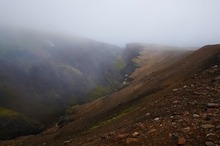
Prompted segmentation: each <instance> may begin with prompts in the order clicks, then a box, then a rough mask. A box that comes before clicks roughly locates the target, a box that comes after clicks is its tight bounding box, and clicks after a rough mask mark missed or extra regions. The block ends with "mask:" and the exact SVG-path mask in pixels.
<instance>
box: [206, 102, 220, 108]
mask: <svg viewBox="0 0 220 146" xmlns="http://www.w3.org/2000/svg"><path fill="white" fill-rule="evenodd" d="M207 107H208V108H218V107H220V104H218V103H208V104H207Z"/></svg>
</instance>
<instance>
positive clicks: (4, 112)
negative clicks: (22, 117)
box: [0, 108, 19, 117]
mask: <svg viewBox="0 0 220 146" xmlns="http://www.w3.org/2000/svg"><path fill="white" fill-rule="evenodd" d="M18 115H19V114H18V113H17V112H15V111H12V110H9V109H5V108H0V116H3V117H15V116H18Z"/></svg>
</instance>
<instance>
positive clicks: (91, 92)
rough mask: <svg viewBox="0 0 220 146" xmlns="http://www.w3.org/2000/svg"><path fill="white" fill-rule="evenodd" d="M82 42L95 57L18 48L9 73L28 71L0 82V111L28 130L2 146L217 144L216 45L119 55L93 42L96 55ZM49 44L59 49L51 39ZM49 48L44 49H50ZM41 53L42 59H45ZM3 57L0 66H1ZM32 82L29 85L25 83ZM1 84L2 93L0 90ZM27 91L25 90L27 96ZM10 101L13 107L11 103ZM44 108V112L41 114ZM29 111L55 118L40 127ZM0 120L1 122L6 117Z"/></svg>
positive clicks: (141, 47) (130, 50) (132, 48)
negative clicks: (19, 52)
mask: <svg viewBox="0 0 220 146" xmlns="http://www.w3.org/2000/svg"><path fill="white" fill-rule="evenodd" d="M80 41H82V40H80ZM83 41H85V40H83ZM86 41H89V43H88V42H87V43H88V45H89V47H88V48H90V47H91V46H93V45H94V43H95V45H94V46H93V47H94V48H91V50H93V49H94V50H95V52H93V51H94V50H93V51H92V52H90V50H87V48H81V47H80V49H79V50H75V49H71V48H69V49H64V50H62V51H61V50H59V48H50V49H49V48H47V47H46V48H45V50H44V49H43V50H41V51H43V53H42V52H41V53H39V52H38V51H37V52H36V50H34V51H33V50H31V51H29V50H28V49H27V50H26V49H25V50H22V51H25V52H26V55H24V56H22V58H20V59H18V57H21V56H13V57H11V58H10V59H12V60H13V59H16V61H15V62H16V63H18V64H17V65H16V66H13V67H14V68H16V67H18V68H17V70H19V68H21V67H22V68H24V67H26V73H25V74H24V71H23V70H22V71H21V73H20V74H19V75H20V78H19V80H17V79H16V78H15V77H16V76H17V70H16V75H15V74H12V75H11V76H10V77H13V78H12V79H14V80H15V81H16V80H17V81H16V82H12V81H13V80H10V78H9V80H5V79H6V78H5V77H4V78H1V79H4V82H1V83H2V86H1V87H2V88H1V90H2V92H1V94H2V96H1V97H5V98H1V100H2V102H1V104H2V105H1V109H0V110H1V111H0V114H1V117H6V119H7V118H8V119H14V120H13V122H15V123H19V122H21V123H22V124H20V125H19V124H18V127H19V128H21V129H19V130H22V128H23V129H27V127H28V126H27V125H30V126H32V127H30V129H29V131H27V133H22V134H24V135H27V136H21V135H22V134H21V135H20V136H19V137H17V138H15V139H12V140H1V141H0V145H12V146H13V145H21V146H26V145H27V146H29V145H36V146H40V145H51V146H54V145H57V146H60V145H70V146H76V145H85V146H86V145H88V146H90V145H97V146H104V145H108V146H114V145H132V146H134V145H137V146H139V145H141V146H145V145H192V144H193V145H207V144H219V141H218V140H219V136H220V135H219V122H220V119H219V118H220V113H219V94H220V92H219V71H220V69H219V65H220V64H219V62H220V46H219V45H208V46H204V47H202V48H199V49H198V48H193V49H192V48H189V49H185V48H184V49H182V48H177V47H172V46H164V45H156V44H140V43H131V44H127V45H126V48H125V49H124V50H123V49H119V48H115V49H112V48H111V47H115V46H109V45H107V44H99V43H98V44H99V45H101V46H102V47H101V48H102V49H103V48H105V47H106V50H105V51H103V52H102V49H101V50H99V48H100V46H99V45H98V44H97V42H94V41H91V40H86ZM50 42H51V43H52V44H53V45H54V46H56V45H57V43H55V41H50ZM77 42H78V41H77ZM51 43H48V44H47V45H49V46H50V47H54V46H53V45H52V44H51ZM76 44H77V43H76V42H74V45H76ZM82 44H83V45H85V44H86V43H85V42H83V43H82ZM82 44H81V43H80V44H78V45H79V46H80V45H82ZM83 45H82V46H83ZM96 45H98V46H97V48H96V47H95V46H96ZM79 46H78V47H79ZM109 47H110V48H109ZM54 49H55V50H54ZM108 49H109V50H108ZM45 51H46V52H47V53H45ZM72 51H73V52H72ZM30 52H31V53H30ZM58 52H59V53H58ZM23 53H24V52H23ZM23 53H21V54H23ZM35 53H36V54H35ZM93 53H94V54H93ZM99 53H101V54H99ZM6 54H7V53H6ZM9 54H11V52H10V53H9ZM15 54H17V52H16V53H15ZM33 54H34V56H33ZM39 54H40V56H39ZM45 54H48V55H47V56H44V55H45ZM80 54H81V55H80ZM28 55H32V57H37V58H38V59H37V60H38V61H39V58H40V60H41V61H40V64H38V65H34V68H32V65H33V64H36V62H32V63H31V64H26V63H29V62H26V61H28V60H26V61H23V64H22V63H21V62H18V60H21V59H22V60H24V59H27V58H25V57H26V56H28ZM35 55H37V56H35ZM42 55H43V56H42ZM2 56H3V55H2ZM4 56H5V54H4ZM4 56H3V59H2V62H1V63H2V64H3V63H4V61H6V59H5V58H4ZM48 56H49V57H48ZM103 56H104V58H103ZM28 57H30V56H28ZM82 57H84V58H82ZM76 58H77V59H76ZM96 61H97V62H96ZM15 62H13V64H14V63H15ZM58 62H59V63H58ZM61 63H62V64H61ZM88 63H91V64H88ZM13 64H11V65H13ZM58 64H59V65H58ZM80 65H81V66H80ZM5 68H6V66H5ZM5 68H3V66H2V67H1V70H2V73H4V72H3V71H5V70H3V69H5ZM7 69H8V73H13V72H11V70H10V68H7ZM27 72H28V74H27ZM31 72H33V73H31ZM54 72H55V73H56V74H54ZM14 73H15V72H14ZM38 73H39V74H38ZM1 75H2V77H3V76H6V74H5V75H4V74H1ZM9 75H10V74H9ZM29 75H30V76H29ZM7 76H8V75H7ZM22 76H24V77H22ZM26 77H28V79H29V80H27V79H26ZM30 79H31V80H32V82H33V81H35V82H34V83H32V84H30V82H29V81H30ZM25 80H27V81H26V83H29V84H27V85H28V86H27V85H26V86H25V87H23V86H24V85H25V84H23V85H19V86H18V83H23V82H24V81H25ZM71 81H72V82H71ZM3 83H7V84H6V85H7V88H3V87H5V85H4V86H3ZM9 83H13V84H9ZM48 83H49V84H48ZM9 85H11V86H9ZM9 87H10V88H9ZM15 87H16V89H17V90H16V91H18V92H16V93H21V94H12V93H13V92H11V90H10V92H9V89H15ZM17 87H18V88H17ZM3 89H4V90H3ZM6 89H8V90H7V92H6ZM24 89H25V90H24ZM27 89H28V90H27ZM54 89H55V90H54ZM29 90H30V91H31V92H29V93H28V91H29ZM3 91H4V92H3ZM22 91H23V92H24V91H26V92H27V93H25V94H24V93H23V92H22ZM33 91H34V92H33ZM51 91H52V92H51ZM41 92H42V93H41ZM9 93H10V94H9ZM33 93H35V94H36V95H35V97H32V98H31V100H29V99H28V98H27V97H28V96H21V95H32V96H33V95H34V94H33ZM43 93H44V94H43ZM51 93H52V94H51ZM6 95H7V98H6ZM18 95H19V96H20V97H18ZM38 95H43V97H44V98H38ZM48 95H50V96H48ZM9 97H10V100H9ZM15 97H16V98H15ZM39 97H40V96H39ZM77 97H78V98H77ZM7 99H8V100H7ZM11 99H14V100H11ZM18 99H19V100H18ZM12 101H13V102H15V101H16V103H11V102H12ZM21 101H22V102H21ZM6 103H7V104H6ZM19 104H20V106H21V107H22V106H24V105H25V106H27V105H31V106H32V105H33V106H32V107H28V106H27V107H26V108H23V109H22V110H21V109H16V108H17V107H18V105H19ZM62 104H63V105H64V106H62ZM6 105H7V106H6ZM15 105H16V106H15ZM13 107H14V108H13ZM15 107H16V108H15ZM46 107H47V108H50V111H48V110H45V108H46ZM27 108H30V109H31V110H27ZM38 108H39V109H38ZM51 108H52V110H51ZM59 108H61V109H62V110H61V109H59ZM34 109H37V111H36V114H39V117H41V118H43V120H44V119H45V118H46V117H48V116H51V115H53V116H55V115H54V114H57V116H55V117H56V118H54V119H53V118H50V120H48V121H47V122H50V123H52V124H51V125H50V126H48V127H47V126H46V127H44V128H43V126H44V125H42V123H43V124H46V123H45V122H43V120H40V118H37V116H33V115H32V113H35V112H33V111H34ZM27 111H28V112H30V113H27ZM45 111H47V112H45ZM51 112H54V114H51ZM21 113H22V114H21ZM30 115H32V116H30ZM59 116H61V117H59ZM14 117H15V118H14ZM58 117H59V118H58ZM33 119H35V120H33ZM6 121H7V120H6ZM26 122H27V123H26ZM28 122H29V123H28ZM2 123H5V119H4V118H2ZM11 124H12V125H13V123H11ZM14 125H15V124H14ZM22 126H23V127H22ZM34 126H36V131H34V132H33V133H32V131H31V130H33V129H34V128H35V127H34ZM5 127H7V125H5ZM5 127H2V129H4V128H5ZM39 127H42V129H40V128H39ZM6 129H7V128H6ZM9 130H10V129H9ZM13 130H14V129H12V131H13ZM37 130H42V131H37ZM23 131H24V130H23ZM7 132H8V131H3V132H2V135H1V136H2V137H3V138H4V136H5V135H4V133H7ZM30 133H32V134H34V135H30ZM18 135H19V134H17V136H18ZM15 137H16V135H15ZM6 139H7V138H6ZM198 139H200V140H198Z"/></svg>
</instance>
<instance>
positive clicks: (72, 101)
mask: <svg viewBox="0 0 220 146" xmlns="http://www.w3.org/2000/svg"><path fill="white" fill-rule="evenodd" d="M126 52H128V51H127V50H124V49H122V48H119V47H117V46H115V45H110V44H106V43H101V42H97V41H94V40H90V39H84V38H70V37H65V36H64V37H62V36H54V35H49V34H40V33H36V32H22V31H9V30H1V31H0V95H1V98H0V107H1V111H2V114H1V112H0V116H1V118H2V120H0V122H1V125H2V127H1V129H5V130H2V133H1V134H0V135H1V138H7V135H10V136H11V137H13V136H16V135H19V134H22V132H23V134H25V133H28V132H30V133H31V132H33V131H34V130H33V129H36V130H35V131H36V132H38V131H39V130H41V129H42V128H44V127H45V126H48V125H51V124H53V122H55V121H56V120H57V119H58V117H59V116H60V115H61V114H62V113H63V112H64V110H65V109H67V108H68V107H70V106H73V105H77V104H82V103H85V102H88V101H91V100H94V99H96V98H98V97H101V96H104V95H107V94H110V93H112V92H113V91H116V90H117V89H118V88H119V87H120V86H121V84H122V82H123V79H124V76H125V74H129V73H130V72H131V71H132V70H133V69H134V68H135V66H133V67H129V68H127V67H126V66H127V64H128V63H130V64H132V62H131V60H132V58H133V57H135V56H137V55H138V53H136V54H134V55H133V56H132V54H131V53H132V52H134V53H135V51H132V52H130V56H129V55H128V54H129V53H126ZM136 52H137V51H136ZM5 113H6V114H5ZM7 113H8V115H7ZM11 113H12V114H11ZM19 117H23V118H19ZM11 118H12V119H13V118H14V119H15V120H17V121H19V120H18V119H22V120H20V121H19V122H21V123H22V121H23V123H24V124H23V125H22V126H16V122H15V121H13V120H11ZM28 119H29V120H28ZM10 121H12V122H10ZM27 121H29V122H27ZM31 121H32V122H31ZM3 123H5V124H3ZM33 125H34V126H33ZM9 126H11V127H14V129H7V128H8V127H9ZM25 126H33V127H32V128H31V127H30V128H29V130H28V128H25ZM16 128H17V129H16ZM22 128H23V129H22ZM24 129H25V130H24ZM7 130H8V131H7ZM10 130H12V131H10ZM10 132H12V133H10ZM16 132H17V133H16ZM10 136H9V137H10Z"/></svg>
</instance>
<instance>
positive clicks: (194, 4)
mask: <svg viewBox="0 0 220 146" xmlns="http://www.w3.org/2000/svg"><path fill="white" fill-rule="evenodd" d="M0 25H3V26H4V25H7V26H11V27H12V26H13V27H14V26H16V27H23V28H34V29H38V30H44V31H46V30H47V31H55V32H61V33H66V34H69V35H74V36H82V37H87V38H91V39H95V40H98V41H104V42H108V43H112V44H116V45H120V46H123V45H124V44H125V43H131V42H142V43H159V44H167V45H175V46H184V47H185V46H202V45H205V44H213V43H220V0H0Z"/></svg>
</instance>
